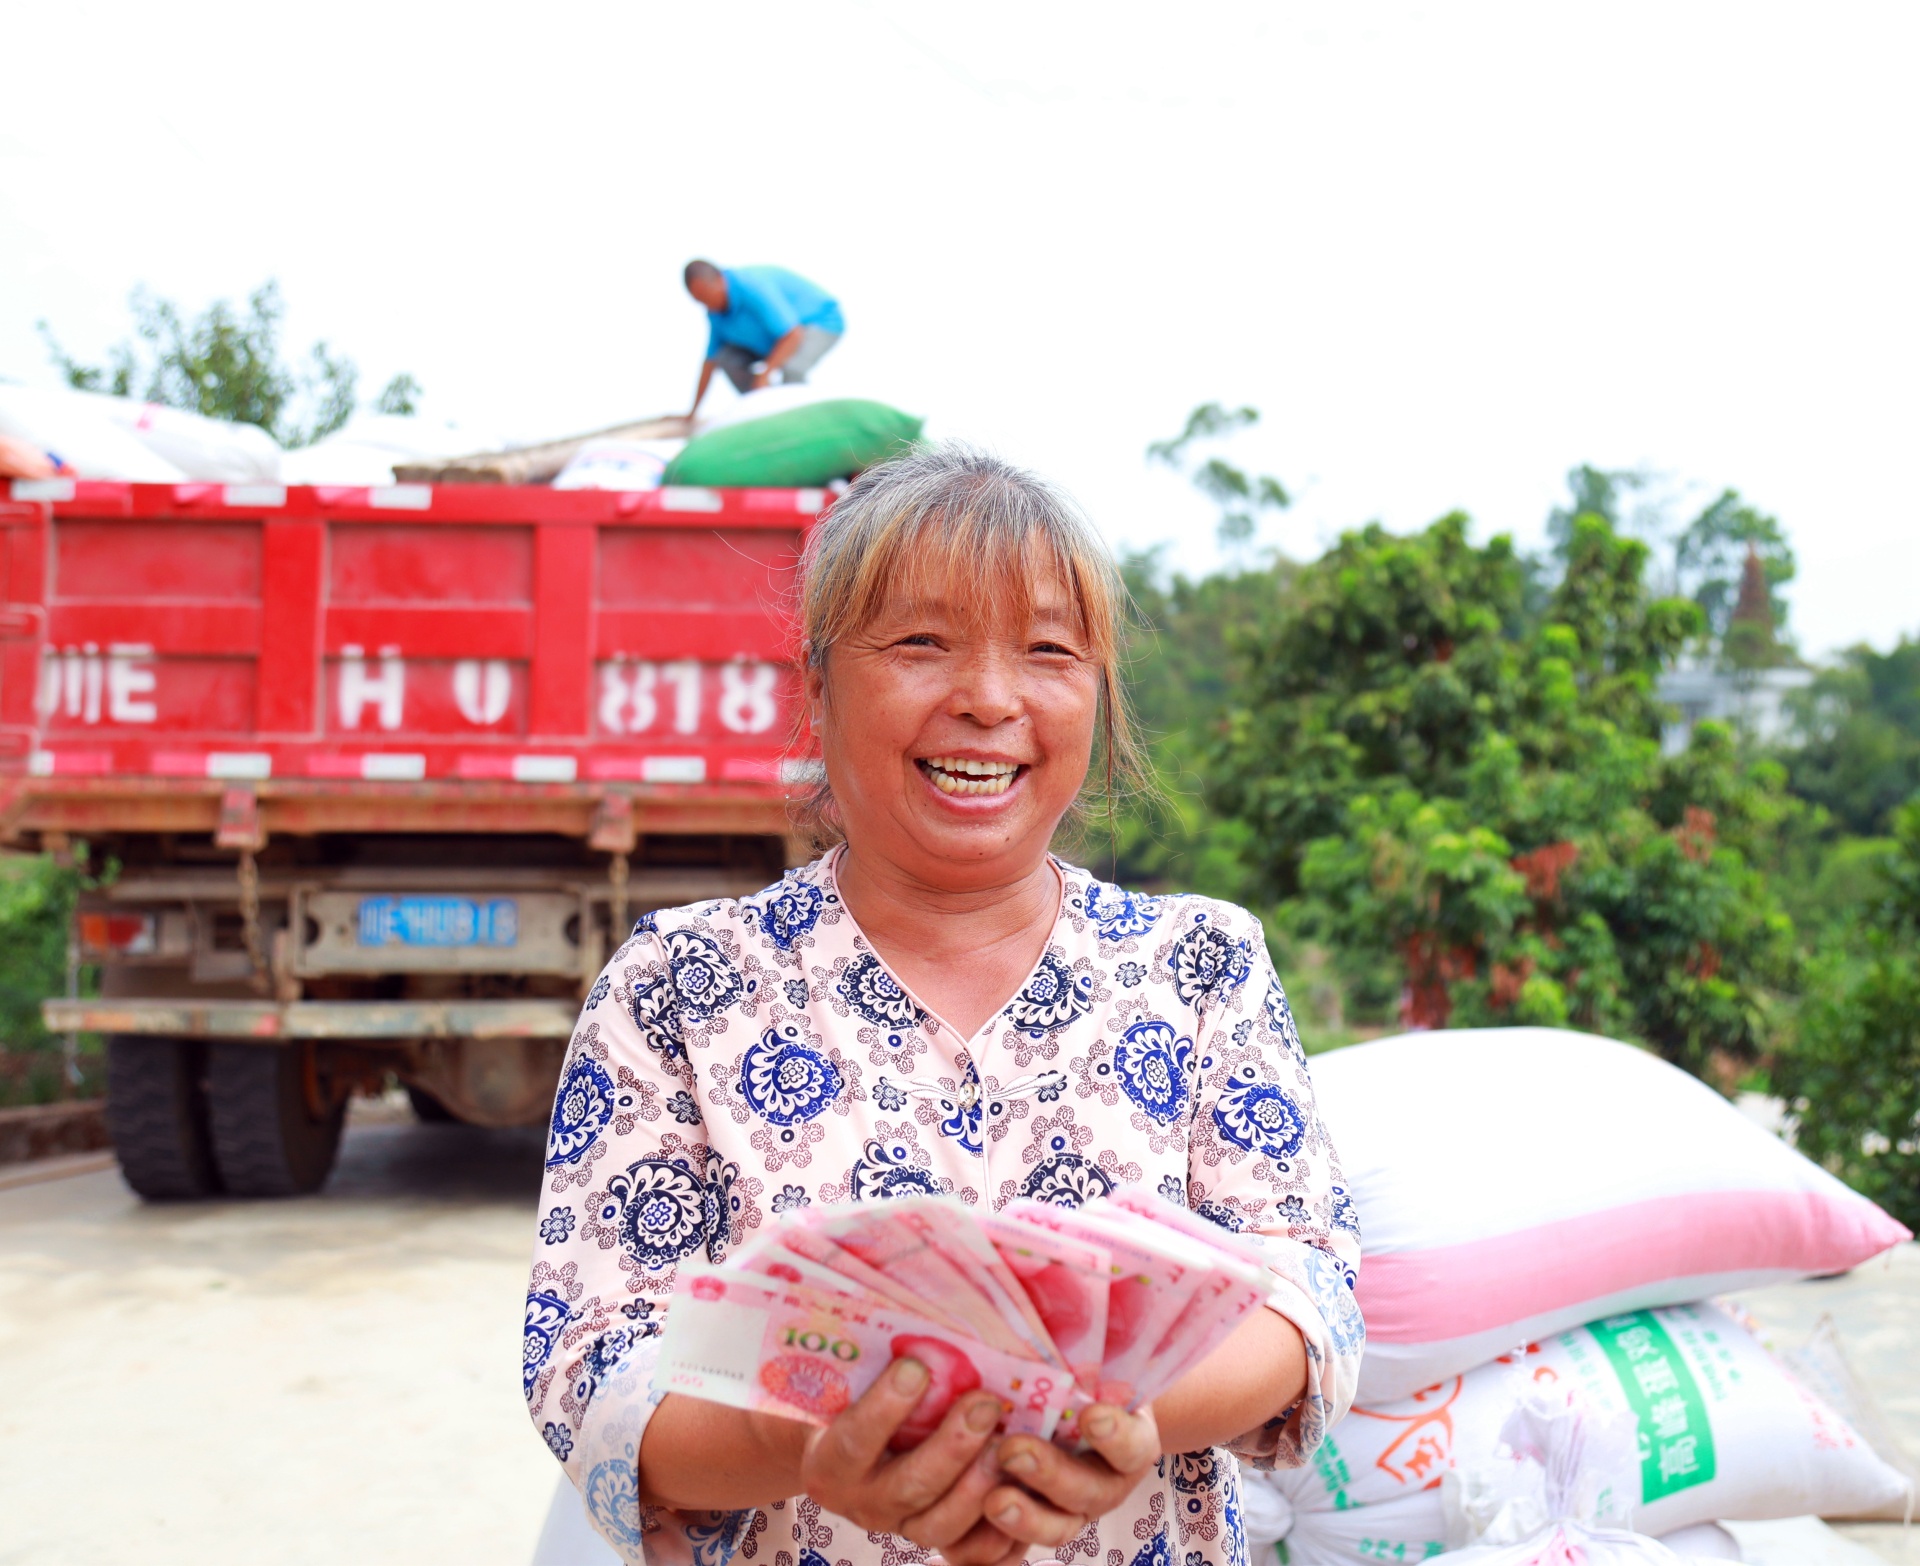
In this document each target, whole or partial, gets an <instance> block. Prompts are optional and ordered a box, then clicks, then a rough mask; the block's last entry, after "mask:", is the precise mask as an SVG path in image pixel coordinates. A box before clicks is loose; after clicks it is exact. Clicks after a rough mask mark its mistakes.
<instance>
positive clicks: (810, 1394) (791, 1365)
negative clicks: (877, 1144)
mask: <svg viewBox="0 0 1920 1566" xmlns="http://www.w3.org/2000/svg"><path fill="white" fill-rule="evenodd" d="M1266 1290H1267V1272H1266V1268H1265V1265H1264V1263H1263V1261H1262V1260H1261V1257H1260V1255H1259V1253H1258V1251H1256V1250H1255V1249H1253V1247H1252V1246H1251V1245H1249V1244H1247V1243H1246V1242H1245V1241H1243V1240H1240V1239H1239V1238H1238V1237H1236V1236H1233V1235H1230V1234H1228V1233H1227V1232H1226V1231H1224V1230H1220V1229H1216V1228H1215V1227H1214V1226H1213V1225H1212V1224H1209V1223H1208V1222H1207V1221H1206V1220H1205V1219H1203V1218H1200V1217H1198V1216H1197V1215H1195V1214H1193V1213H1190V1212H1188V1211H1187V1210H1186V1209H1184V1208H1180V1207H1175V1206H1173V1205H1172V1204H1170V1203H1168V1202H1166V1201H1164V1200H1163V1199H1162V1198H1160V1197H1159V1196H1157V1195H1155V1194H1154V1193H1152V1192H1149V1191H1145V1190H1140V1189H1134V1190H1128V1191H1122V1192H1117V1193H1115V1195H1114V1197H1113V1198H1111V1199H1109V1200H1104V1201H1100V1202H1095V1203H1092V1204H1090V1205H1088V1206H1087V1207H1084V1208H1079V1209H1069V1208H1057V1207H1049V1206H1045V1205H1043V1204H1041V1203H1038V1202H1031V1201H1019V1202H1014V1203H1011V1204H1009V1206H1008V1207H1007V1208H1006V1209H1005V1210H1004V1211H1002V1212H1000V1213H990V1214H984V1215H983V1214H979V1213H976V1212H975V1211H974V1210H973V1209H971V1208H969V1207H966V1206H964V1205H962V1204H961V1203H959V1202H957V1201H955V1200H953V1199H952V1198H949V1197H906V1198H902V1199H900V1200H898V1201H892V1202H882V1203H875V1204H873V1205H871V1206H865V1205H863V1206H850V1207H842V1208H830V1209H825V1210H821V1209H802V1210H801V1211H800V1212H798V1213H793V1214H789V1215H788V1216H786V1217H785V1218H783V1219H781V1220H780V1221H778V1222H777V1223H775V1224H774V1225H772V1226H771V1227H770V1228H767V1229H764V1230H762V1231H761V1233H760V1234H758V1235H757V1236H756V1237H755V1238H754V1240H753V1241H751V1242H750V1243H749V1244H748V1245H746V1246H745V1247H743V1248H742V1249H741V1250H740V1251H738V1252H737V1253H736V1254H735V1255H734V1256H733V1257H732V1259H731V1260H729V1261H728V1262H727V1263H726V1264H725V1265H724V1266H720V1267H715V1268H709V1269H704V1270H701V1271H697V1272H689V1273H687V1274H685V1275H684V1276H683V1277H682V1279H681V1283H680V1286H679V1287H678V1288H677V1289H676V1291H675V1294H674V1299H673V1306H672V1309H671V1310H670V1312H669V1313H668V1320H667V1329H666V1335H665V1337H664V1338H663V1340H662V1344H661V1355H660V1362H659V1368H658V1370H657V1371H656V1373H655V1382H654V1384H655V1386H656V1388H657V1389H658V1390H659V1391H661V1392H678V1393H684V1394H686V1395H689V1396H693V1397H703V1398H707V1399H709V1400H711V1401H714V1402H720V1403H727V1404H731V1405H732V1406H734V1407H736V1408H752V1409H759V1410H762V1411H764V1412H767V1413H773V1414H778V1415H781V1416H783V1417H786V1418H792V1419H803V1420H807V1421H810V1422H812V1423H815V1424H825V1423H827V1422H828V1421H830V1420H831V1419H832V1418H833V1417H834V1415H836V1414H837V1413H839V1412H840V1410H841V1409H843V1408H845V1407H846V1406H847V1405H848V1404H849V1403H851V1402H853V1401H854V1400H855V1399H857V1398H858V1397H859V1396H860V1394H861V1393H862V1392H864V1391H865V1390H866V1389H867V1387H868V1386H870V1385H871V1384H872V1383H873V1381H874V1379H875V1377H877V1376H878V1375H879V1374H880V1372H881V1371H882V1370H884V1369H885V1368H886V1366H887V1365H888V1364H889V1363H890V1362H891V1361H892V1360H893V1359H896V1358H902V1357H907V1358H913V1359H917V1360H919V1361H920V1363H921V1364H923V1365H925V1366H926V1367H927V1369H928V1371H929V1372H930V1373H931V1383H930V1385H929V1386H928V1389H927V1391H926V1393H925V1394H924V1395H923V1396H922V1398H921V1400H920V1404H919V1406H918V1407H917V1408H916V1409H915V1410H914V1412H913V1413H912V1415H911V1416H910V1417H909V1418H908V1420H907V1421H906V1423H905V1424H904V1425H903V1426H902V1427H901V1429H900V1431H899V1432H898V1433H897V1434H896V1436H895V1437H894V1445H895V1446H896V1447H898V1448H900V1449H903V1450H904V1449H905V1448H907V1447H909V1446H912V1445H914V1444H915V1443H917V1442H918V1441H921V1440H924V1439H925V1438H926V1436H928V1435H929V1434H931V1433H932V1431H933V1430H934V1428H935V1427H936V1426H937V1425H938V1424H939V1422H940V1419H941V1418H942V1417H943V1416H944V1415H945V1413H946V1411H947V1409H948V1408H949V1407H950V1406H951V1405H952V1403H953V1401H954V1399H955V1398H958V1397H961V1396H963V1395H965V1394H966V1393H968V1392H971V1391H975V1390H985V1391H988V1392H991V1393H992V1394H993V1395H994V1396H995V1397H996V1398H998V1399H999V1401H1000V1403H1001V1407H1002V1410H1003V1414H1002V1420H1003V1425H1004V1427H1005V1428H1006V1429H1008V1430H1013V1431H1021V1432H1030V1433H1032V1434H1036V1435H1049V1436H1052V1437H1053V1438H1054V1439H1056V1440H1060V1441H1063V1442H1068V1443H1072V1442H1073V1441H1075V1440H1076V1424H1077V1419H1078V1414H1079V1411H1080V1410H1081V1409H1082V1408H1085V1407H1086V1406H1087V1405H1088V1404H1089V1403H1091V1402H1093V1401H1095V1400H1096V1399H1099V1400H1103V1401H1107V1402H1113V1403H1118V1404H1120V1405H1121V1406H1123V1407H1127V1408H1136V1407H1139V1406H1140V1405H1141V1404H1143V1403H1146V1402H1149V1401H1151V1400H1152V1399H1153V1398H1155V1397H1157V1396H1159V1395H1160V1394H1161V1393H1162V1392H1164V1391H1165V1390H1166V1389H1167V1388H1168V1387H1170V1386H1171V1385H1173V1383H1174V1382H1175V1381H1177V1380H1178V1379H1179V1378H1180V1377H1181V1376H1182V1375H1184V1374H1185V1373H1186V1372H1187V1371H1188V1370H1190V1369H1192V1368H1193V1366H1194V1365H1196V1364H1198V1363H1199V1362H1200V1361H1201V1360H1202V1359H1204V1358H1205V1357H1206V1356H1207V1354H1209V1353H1210V1352H1212V1350H1213V1349H1214V1348H1216V1347H1217V1346H1218V1345H1219V1344H1220V1343H1221V1342H1222V1341H1223V1340H1224V1339H1225V1338H1226V1337H1227V1335H1228V1334H1229V1333H1231V1332H1232V1331H1233V1329H1234V1328H1235V1327H1236V1326H1237V1325H1238V1324H1239V1323H1240V1322H1241V1321H1242V1320H1243V1319H1245V1317H1246V1316H1247V1314H1248V1313H1249V1312H1250V1311H1252V1310H1255V1309H1257V1308H1258V1307H1259V1305H1260V1302H1261V1301H1262V1300H1263V1299H1264V1298H1265V1295H1266Z"/></svg>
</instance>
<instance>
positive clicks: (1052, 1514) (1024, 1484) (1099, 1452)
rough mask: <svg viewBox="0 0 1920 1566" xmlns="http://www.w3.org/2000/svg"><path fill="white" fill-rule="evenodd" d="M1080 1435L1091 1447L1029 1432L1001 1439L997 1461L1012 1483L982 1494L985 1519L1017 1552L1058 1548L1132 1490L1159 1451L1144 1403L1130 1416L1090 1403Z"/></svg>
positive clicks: (1155, 1430) (1082, 1418) (1155, 1428)
mask: <svg viewBox="0 0 1920 1566" xmlns="http://www.w3.org/2000/svg"><path fill="white" fill-rule="evenodd" d="M1080 1433H1081V1435H1082V1436H1084V1437H1085V1438H1086V1441H1087V1444H1088V1445H1089V1446H1090V1447H1092V1448H1093V1450H1092V1452H1091V1453H1089V1454H1087V1455H1086V1456H1082V1457H1075V1456H1074V1455H1073V1454H1072V1453H1070V1452H1066V1451H1063V1450H1062V1449H1061V1448H1059V1447H1057V1446H1055V1445H1054V1444H1053V1443H1052V1442H1051V1441H1042V1440H1040V1439H1039V1438H1038V1437H1035V1436H1008V1437H1007V1438H1006V1439H1005V1440H1004V1441H1002V1442H1001V1443H1000V1449H999V1466H1000V1468H1001V1470H1002V1471H1003V1472H1004V1473H1005V1474H1006V1475H1007V1476H1008V1477H1009V1478H1011V1479H1014V1480H1016V1481H1018V1482H1017V1483H1016V1484H1003V1485H1000V1486H999V1487H998V1488H996V1489H994V1490H993V1491H991V1492H990V1493H989V1494H988V1496H987V1498H986V1520H987V1522H988V1523H989V1524H990V1525H991V1526H992V1527H994V1528H995V1529H997V1530H998V1531H999V1532H1001V1533H1003V1534H1005V1535H1007V1536H1008V1537H1009V1538H1011V1539H1013V1540H1014V1541H1015V1542H1016V1544H1017V1545H1018V1546H1019V1547H1020V1549H1021V1550H1023V1551H1024V1549H1025V1548H1026V1546H1027V1545H1029V1544H1040V1545H1044V1546H1046V1547H1047V1548H1048V1549H1050V1550H1051V1549H1058V1548H1059V1547H1060V1546H1061V1545H1063V1544H1065V1543H1066V1542H1067V1540H1069V1539H1071V1538H1072V1537H1074V1535H1075V1534H1077V1533H1079V1532H1080V1531H1081V1530H1082V1529H1083V1528H1085V1527H1086V1526H1087V1524H1088V1523H1089V1522H1091V1521H1093V1520H1094V1519H1095V1518H1097V1517H1102V1516H1105V1515H1106V1514H1107V1513H1108V1512H1110V1511H1112V1510H1113V1509H1114V1508H1115V1507H1116V1506H1118V1505H1119V1504H1120V1503H1121V1502H1122V1501H1124V1500H1125V1499H1126V1498H1127V1497H1128V1496H1129V1495H1131V1494H1132V1493H1133V1490H1134V1487H1135V1486H1136V1485H1138V1484H1139V1483H1140V1481H1141V1479H1142V1478H1144V1477H1145V1475H1146V1472H1147V1470H1148V1469H1149V1468H1151V1467H1152V1466H1153V1465H1154V1463H1155V1462H1156V1461H1157V1460H1158V1458H1159V1456H1160V1429H1159V1426H1158V1425H1157V1424H1156V1423H1155V1422H1154V1417H1153V1410H1152V1409H1151V1408H1150V1407H1149V1408H1144V1409H1142V1410H1141V1411H1140V1412H1139V1413H1137V1414H1129V1413H1127V1412H1126V1411H1125V1410H1123V1409H1118V1408H1113V1407H1110V1406H1108V1405H1106V1404H1103V1403H1096V1404H1094V1405H1093V1407H1091V1408H1089V1409H1088V1410H1087V1411H1086V1412H1085V1413H1084V1414H1082V1415H1081V1416H1080Z"/></svg>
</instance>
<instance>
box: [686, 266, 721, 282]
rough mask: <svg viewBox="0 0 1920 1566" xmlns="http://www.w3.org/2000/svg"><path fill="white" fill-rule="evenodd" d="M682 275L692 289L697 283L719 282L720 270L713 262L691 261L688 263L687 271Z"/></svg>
mask: <svg viewBox="0 0 1920 1566" xmlns="http://www.w3.org/2000/svg"><path fill="white" fill-rule="evenodd" d="M681 275H682V278H683V280H684V281H685V283H686V285H687V287H689V288H691V287H693V285H694V284H695V283H710V282H716V281H718V279H719V277H720V268H719V267H717V266H715V265H714V264H713V263H712V262H711V261H689V262H688V263H687V270H686V271H685V272H684V273H683V274H681Z"/></svg>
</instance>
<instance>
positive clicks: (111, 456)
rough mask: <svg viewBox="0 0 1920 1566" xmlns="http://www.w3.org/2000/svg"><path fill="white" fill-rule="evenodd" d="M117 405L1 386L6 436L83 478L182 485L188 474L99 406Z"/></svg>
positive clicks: (0, 428)
mask: <svg viewBox="0 0 1920 1566" xmlns="http://www.w3.org/2000/svg"><path fill="white" fill-rule="evenodd" d="M113 400H114V399H112V398H108V397H91V396H88V395H87V394H86V393H83V392H75V391H65V390H49V389H46V388H43V387H38V386H0V435H11V436H13V437H14V438H15V439H17V440H23V441H25V442H26V443H27V444H28V445H29V446H32V447H35V448H36V449H38V450H40V451H44V452H45V453H46V454H47V455H48V456H49V457H51V458H53V460H54V461H55V462H56V463H58V464H59V465H60V466H62V467H63V468H66V469H68V470H69V471H71V472H73V473H75V474H77V475H78V476H79V477H81V478H89V479H120V480H124V481H126V482H128V483H135V484H178V483H180V482H182V481H183V480H184V479H185V478H186V476H187V475H186V474H185V473H183V472H182V471H181V470H180V469H179V468H177V467H175V466H174V465H173V464H172V463H171V462H169V461H167V460H166V458H164V457H162V456H160V455H158V454H157V453H156V452H154V451H152V450H150V449H149V448H148V447H146V446H144V445H142V444H141V443H140V442H139V441H138V440H136V439H135V438H134V437H133V436H132V435H130V434H128V433H127V432H126V431H125V430H124V429H122V428H121V427H120V425H119V424H118V423H116V422H115V421H114V420H113V419H111V418H109V417H108V416H107V414H106V411H105V410H104V409H102V408H101V407H100V406H99V404H100V403H102V402H111V401H113Z"/></svg>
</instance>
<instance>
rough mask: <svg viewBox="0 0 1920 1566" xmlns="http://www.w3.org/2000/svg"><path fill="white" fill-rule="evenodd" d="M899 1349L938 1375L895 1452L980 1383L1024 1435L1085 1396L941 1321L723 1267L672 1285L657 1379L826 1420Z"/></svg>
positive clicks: (1048, 1430) (1049, 1369)
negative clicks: (673, 1288)
mask: <svg viewBox="0 0 1920 1566" xmlns="http://www.w3.org/2000/svg"><path fill="white" fill-rule="evenodd" d="M902 1358H910V1359H915V1360H918V1361H919V1362H920V1363H921V1364H922V1365H925V1366H926V1368H927V1370H928V1372H929V1375H930V1376H931V1380H930V1382H929V1384H928V1387H927V1390H926V1392H925V1393H924V1394H923V1395H922V1397H921V1399H920V1402H919V1404H918V1405H917V1406H916V1407H915V1408H914V1410H913V1412H912V1414H911V1415H910V1416H909V1417H908V1419H907V1421H906V1423H905V1424H903V1425H902V1426H901V1427H900V1429H899V1431H898V1432H896V1434H895V1436H894V1438H893V1441H892V1445H893V1446H894V1447H895V1448H896V1449H897V1450H905V1449H906V1448H908V1447H910V1446H914V1445H917V1444H918V1443H919V1442H920V1441H923V1440H925V1439H926V1437H927V1436H929V1435H931V1434H932V1433H933V1431H934V1428H935V1427H936V1426H937V1425H938V1424H939V1423H940V1420H941V1419H942V1418H943V1417H944V1416H945V1414H946V1412H947V1410H948V1408H950V1407H951V1406H952V1404H953V1402H954V1400H955V1399H956V1398H959V1397H962V1396H964V1395H965V1394H967V1393H968V1392H972V1391H975V1390H976V1389H982V1390H985V1391H988V1392H991V1393H992V1394H993V1395H994V1396H995V1397H997V1398H998V1399H999V1400H1000V1405H1001V1409H1002V1418H1003V1421H1004V1423H1005V1427H1006V1428H1007V1429H1008V1430H1009V1431H1011V1432H1015V1433H1018V1434H1024V1435H1037V1436H1041V1437H1051V1436H1052V1435H1053V1433H1054V1431H1055V1428H1056V1427H1057V1426H1058V1425H1059V1423H1060V1418H1061V1415H1062V1413H1063V1412H1065V1411H1066V1410H1067V1408H1068V1407H1069V1405H1070V1404H1073V1405H1076V1406H1077V1405H1078V1404H1079V1403H1080V1402H1084V1397H1082V1396H1081V1395H1079V1394H1078V1393H1076V1391H1075V1389H1074V1387H1073V1383H1072V1377H1071V1375H1069V1374H1065V1373H1063V1372H1061V1371H1060V1370H1058V1369H1056V1368H1055V1367H1053V1366H1050V1365H1043V1364H1038V1363H1035V1362H1033V1361H1029V1360H1023V1359H1016V1358H1014V1357H1013V1356H1011V1355H1007V1354H1003V1353H1000V1352H998V1351H997V1350H995V1349H991V1348H988V1347H987V1346H986V1345H985V1344H982V1343H977V1342H969V1341H967V1340H966V1339H964V1338H961V1337H959V1336H958V1335H956V1334H955V1333H954V1332H953V1331H952V1330H951V1329H948V1328H944V1327H942V1326H940V1325H938V1324H937V1323H935V1322H930V1321H926V1320H924V1319H922V1318H920V1317H915V1316H910V1315H907V1314H905V1313H903V1312H897V1311H892V1310H885V1309H878V1308H872V1307H869V1306H867V1305H865V1304H864V1303H863V1302H861V1301H858V1300H855V1299H851V1298H848V1297H846V1296H841V1295H832V1294H827V1293H823V1292H821V1291H818V1290H815V1289H809V1288H805V1287H801V1286H792V1285H783V1284H781V1283H780V1281H779V1280H778V1279H774V1278H769V1277H766V1276H764V1275H758V1274H746V1273H734V1272H730V1271H729V1270H727V1269H724V1268H722V1269H718V1270H716V1271H713V1272H706V1273H699V1274H696V1275H694V1276H693V1277H692V1278H690V1279H689V1280H688V1281H687V1282H686V1283H685V1284H684V1285H683V1286H682V1287H681V1289H680V1290H678V1291H677V1292H676V1295H675V1298H674V1302H673V1309H672V1310H671V1312H670V1313H669V1315H668V1318H667V1330H666V1333H665V1335H664V1337H663V1338H662V1340H661V1346H660V1359H659V1363H658V1366H657V1368H656V1369H655V1371H654V1386H655V1388H656V1390H658V1391H661V1392H679V1393H684V1394H686V1395H688V1396H691V1397H698V1398H705V1399H707V1400H708V1401H710V1402H715V1403H724V1404H727V1405H728V1406H730V1407H733V1408H746V1409H754V1410H758V1411H760V1412H763V1413H769V1414H777V1415H779V1416H781V1417H783V1418H787V1419H799V1420H804V1421H806V1422H807V1423H809V1424H815V1425H824V1424H828V1423H830V1422H831V1421H832V1420H833V1419H834V1418H835V1416H837V1415H838V1414H839V1413H840V1412H841V1411H842V1410H844V1409H846V1408H847V1407H848V1406H849V1405H850V1404H852V1403H853V1402H855V1401H856V1400H857V1399H858V1398H859V1397H860V1395H861V1394H862V1393H864V1392H865V1391H866V1390H867V1388H868V1387H870V1386H871V1385H873V1383H874V1381H875V1379H876V1378H878V1377H879V1375H880V1374H881V1372H883V1371H884V1370H885V1369H886V1368H887V1366H888V1365H890V1364H891V1363H892V1362H893V1361H894V1360H895V1359H902Z"/></svg>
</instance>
